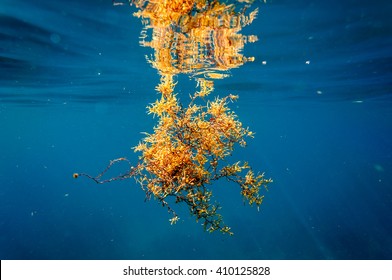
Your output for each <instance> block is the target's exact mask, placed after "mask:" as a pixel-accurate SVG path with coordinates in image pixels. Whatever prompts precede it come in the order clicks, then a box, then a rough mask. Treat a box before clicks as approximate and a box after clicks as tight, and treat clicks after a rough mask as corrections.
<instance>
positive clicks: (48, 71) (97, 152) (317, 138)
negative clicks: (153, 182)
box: [0, 0, 392, 259]
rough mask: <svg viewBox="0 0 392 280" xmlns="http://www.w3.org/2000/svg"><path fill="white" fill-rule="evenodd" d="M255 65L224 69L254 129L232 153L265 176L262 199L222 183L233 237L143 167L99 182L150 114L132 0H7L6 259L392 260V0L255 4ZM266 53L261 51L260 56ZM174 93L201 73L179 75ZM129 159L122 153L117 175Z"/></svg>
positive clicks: (184, 90) (1, 12)
mask: <svg viewBox="0 0 392 280" xmlns="http://www.w3.org/2000/svg"><path fill="white" fill-rule="evenodd" d="M255 5H256V6H259V9H260V14H259V16H258V19H257V20H256V21H255V22H254V23H253V25H252V26H250V27H247V28H245V29H244V30H243V31H244V33H246V34H257V35H258V36H259V38H260V40H259V41H258V42H257V43H254V44H248V45H246V48H245V50H244V52H245V54H247V55H253V56H255V57H256V61H255V62H254V63H249V64H246V65H245V66H243V67H241V68H239V69H235V70H232V71H231V74H232V76H231V77H230V78H226V79H224V80H219V81H217V82H216V89H215V93H214V94H216V95H220V96H223V95H225V94H229V93H235V94H238V95H239V96H240V99H239V100H238V102H237V103H235V104H232V108H233V109H234V110H235V112H236V113H237V115H238V116H239V119H240V120H241V121H242V122H243V124H244V125H245V126H249V127H250V128H251V130H252V131H254V132H255V133H256V134H255V136H256V137H255V138H254V139H250V140H249V141H248V146H247V147H246V148H241V147H237V149H236V150H235V152H234V154H233V156H232V158H230V159H229V160H230V161H233V162H234V161H236V160H246V161H248V162H249V163H250V164H251V165H252V166H253V168H254V169H255V170H257V171H261V172H265V174H266V176H267V177H271V178H273V180H274V183H273V184H271V185H270V187H269V191H268V192H267V193H266V197H265V200H264V202H263V204H262V205H261V207H260V211H259V212H258V211H257V209H256V208H255V207H249V206H248V205H245V204H244V203H243V201H242V199H241V196H240V193H239V189H238V187H237V186H235V185H232V184H230V183H228V182H223V181H222V182H219V183H217V184H216V185H214V186H212V189H213V191H214V193H215V198H216V200H218V201H219V202H220V204H221V206H222V209H221V213H222V215H223V217H224V220H225V222H226V223H227V224H228V225H229V226H231V227H232V230H233V231H234V236H232V237H229V236H227V235H222V234H220V233H213V234H209V233H206V232H204V231H203V228H202V226H201V225H200V224H197V223H196V222H195V221H194V218H193V217H190V216H189V214H188V212H187V209H185V208H184V207H183V206H181V205H175V206H176V207H178V208H176V210H178V212H179V214H180V221H179V222H178V223H177V224H176V225H170V223H169V222H168V219H169V218H170V215H169V214H168V213H167V210H165V209H164V208H162V207H161V206H160V205H159V204H158V203H157V202H156V201H154V200H151V201H147V202H145V201H144V198H145V195H144V192H143V191H142V190H141V189H140V187H139V186H138V185H137V184H136V183H135V182H134V181H133V180H126V181H121V182H113V183H110V184H104V185H97V184H95V183H94V182H92V181H90V180H88V179H85V178H79V179H77V180H75V179H73V178H72V174H73V172H86V173H90V174H98V173H99V172H100V171H101V170H103V169H104V168H105V166H106V165H107V164H108V163H109V161H110V160H111V159H114V158H118V157H127V158H129V159H130V160H131V161H133V162H136V161H137V156H138V155H137V154H135V153H134V152H133V151H132V150H131V147H133V146H135V145H136V144H137V143H138V142H139V141H140V139H141V138H142V137H143V134H141V132H151V131H152V128H153V126H154V125H155V123H156V119H154V118H153V117H152V116H151V115H147V114H146V106H147V105H148V104H149V103H152V102H154V101H155V99H156V98H157V94H156V92H155V91H154V87H155V86H156V85H157V83H158V81H159V76H158V74H157V73H156V70H155V69H153V68H152V67H151V66H150V65H149V64H148V63H147V62H146V61H145V55H146V54H148V53H149V52H150V50H147V49H146V48H142V47H140V46H139V45H138V41H139V39H138V37H139V32H140V30H141V28H142V26H141V23H140V21H139V19H137V18H134V17H132V12H133V11H134V7H129V6H113V5H112V3H111V1H109V0H105V1H104V0H101V1H99V0H96V1H93V0H89V1H76V0H71V1H49V0H36V1H27V0H1V4H0V131H1V132H0V133H1V134H0V147H1V148H0V259H392V215H391V213H392V67H391V65H392V22H391V14H392V2H391V1H382V0H379V1H363V0H356V1H349V0H343V1H342V0H340V1H337V0H332V1H322V0H318V1H311V0H309V1H306V0H298V1H287V0H286V1H284V0H282V1H279V0H269V1H267V3H266V4H264V3H263V1H258V2H257V3H256V4H255ZM263 61H264V63H263ZM178 79H179V83H178V85H177V91H178V92H179V98H187V97H188V94H189V93H190V92H192V91H193V90H194V82H193V81H192V80H189V79H188V78H187V77H179V78H178ZM121 168H122V167H121V166H118V169H119V170H114V171H113V172H114V174H116V172H120V170H121Z"/></svg>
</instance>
